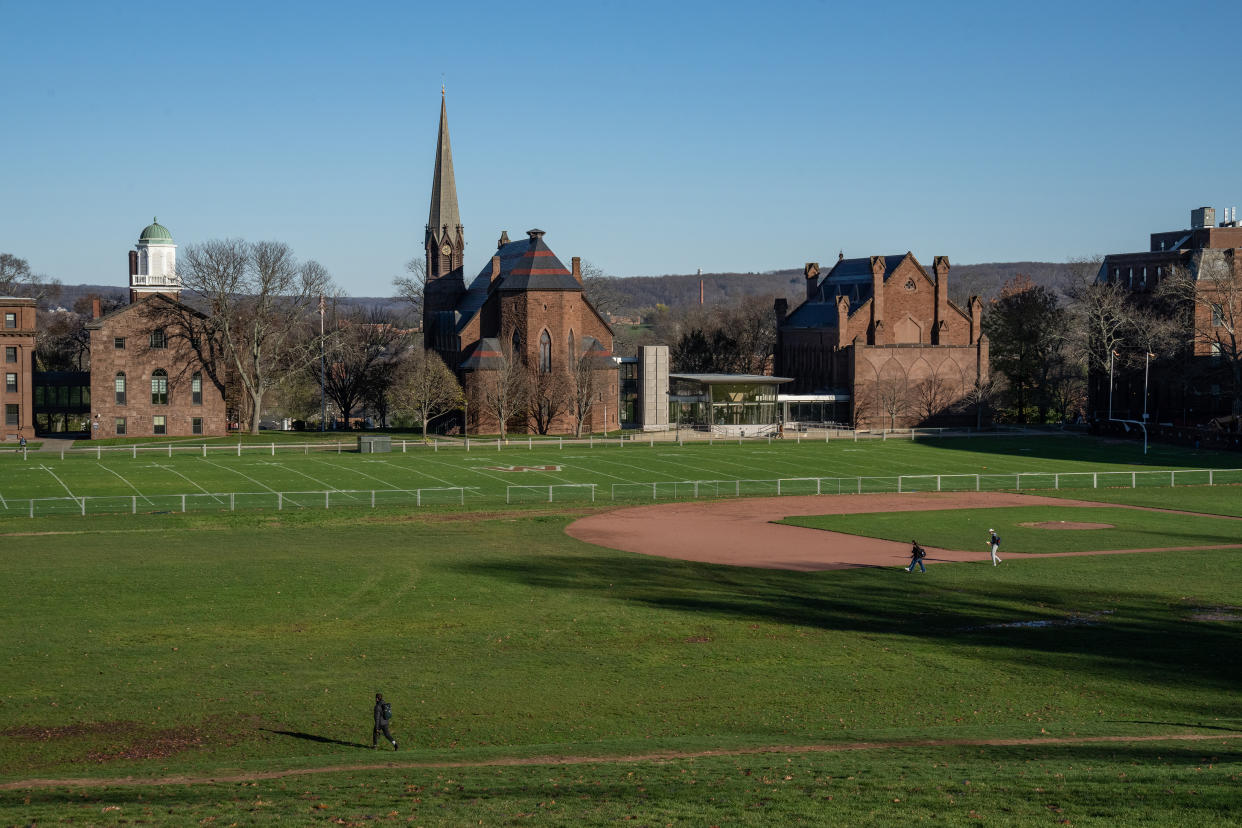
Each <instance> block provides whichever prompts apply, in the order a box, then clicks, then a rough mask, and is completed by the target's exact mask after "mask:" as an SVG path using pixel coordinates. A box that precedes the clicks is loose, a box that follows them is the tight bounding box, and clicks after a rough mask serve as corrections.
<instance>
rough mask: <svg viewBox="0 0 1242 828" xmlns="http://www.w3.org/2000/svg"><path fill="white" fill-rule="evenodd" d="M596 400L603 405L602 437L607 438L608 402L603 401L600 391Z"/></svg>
mask: <svg viewBox="0 0 1242 828" xmlns="http://www.w3.org/2000/svg"><path fill="white" fill-rule="evenodd" d="M597 399H599V401H600V402H601V403H603V405H604V436H605V437H607V436H608V402H607V401H606V400H605V399H604V394H603V392H602V391H601V392H600V394H599V396H598V398H597Z"/></svg>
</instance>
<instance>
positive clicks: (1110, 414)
mask: <svg viewBox="0 0 1242 828" xmlns="http://www.w3.org/2000/svg"><path fill="white" fill-rule="evenodd" d="M1115 356H1117V352H1116V351H1114V350H1112V349H1109V351H1108V419H1110V420H1111V419H1112V418H1113V357H1115Z"/></svg>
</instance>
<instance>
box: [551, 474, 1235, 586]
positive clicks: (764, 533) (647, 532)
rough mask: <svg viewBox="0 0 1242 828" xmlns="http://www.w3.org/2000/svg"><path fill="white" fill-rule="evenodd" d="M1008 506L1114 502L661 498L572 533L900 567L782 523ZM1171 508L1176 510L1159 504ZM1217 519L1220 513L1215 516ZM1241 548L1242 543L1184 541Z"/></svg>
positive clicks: (749, 559)
mask: <svg viewBox="0 0 1242 828" xmlns="http://www.w3.org/2000/svg"><path fill="white" fill-rule="evenodd" d="M1004 506H1061V507H1075V506H1111V507H1117V508H1136V509H1143V507H1132V506H1125V507H1119V506H1118V505H1117V504H1113V503H1098V502H1094V501H1087V500H1066V499H1064V498H1059V497H1043V496H1040V495H1025V494H1015V493H1009V492H945V493H937V492H925V493H911V494H879V495H864V496H857V495H852V496H849V497H842V496H839V495H822V496H816V495H811V496H806V497H796V496H791V497H764V498H744V499H740V500H717V501H711V502H707V503H660V504H652V505H650V506H637V507H634V508H630V509H618V510H616V511H612V512H604V513H601V514H597V515H590V516H588V517H584V518H582V519H581V520H578V521H575V522H574V523H572V524H570V525H569V527H568V528H567V529H566V530H565V531H566V532H567V533H568V534H569V535H570V536H571V537H574V538H577V539H578V540H581V541H586V542H587V543H593V544H596V545H598V546H605V547H608V548H609V549H620V550H623V551H626V552H636V553H638V554H641V555H655V556H658V557H662V558H677V559H679V560H687V561H700V562H703V563H718V564H729V565H731V566H753V567H759V568H763V569H793V570H798V571H804V572H811V571H817V570H825V569H850V568H853V567H860V566H898V565H905V564H908V563H909V561H910V544H909V543H908V542H901V543H897V542H894V541H886V540H880V539H878V538H866V537H860V536H858V535H846V534H841V533H839V532H825V531H823V530H820V529H807V528H805V527H802V526H787V525H784V524H778V523H774V522H773V521H778V520H782V519H784V518H786V517H789V516H790V515H812V514H814V515H846V514H859V513H865V512H914V511H929V510H938V509H978V508H987V507H991V508H1000V507H1004ZM1151 511H1169V510H1164V509H1160V510H1151ZM1210 517H1217V516H1216V515H1211V516H1210ZM926 548H927V555H928V558H927V560H928V562H929V563H930V562H935V561H942V562H943V561H982V560H988V559H989V555H988V553H987V551H986V550H985V549H984V544H983V543H982V541H981V542H980V544H979V550H978V551H962V550H954V549H937V548H935V547H931V546H929V547H926ZM1208 548H1211V549H1235V548H1242V544H1228V545H1222V546H1212V547H1205V546H1192V547H1177V549H1208ZM1154 551H1174V550H1173V549H1163V550H1154V549H1110V550H1106V551H1100V552H1061V553H1054V554H1050V555H1023V554H1019V553H1006V552H1005V550H1004V549H1003V548H1002V549H1001V556H1002V557H1003V558H1004V559H1006V560H1009V559H1012V560H1018V559H1022V558H1045V557H1056V556H1073V555H1124V554H1130V553H1134V552H1154Z"/></svg>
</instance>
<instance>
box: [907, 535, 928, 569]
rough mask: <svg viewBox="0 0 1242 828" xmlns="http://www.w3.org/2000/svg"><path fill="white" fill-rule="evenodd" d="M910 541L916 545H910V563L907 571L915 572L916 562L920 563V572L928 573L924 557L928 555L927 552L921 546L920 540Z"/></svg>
mask: <svg viewBox="0 0 1242 828" xmlns="http://www.w3.org/2000/svg"><path fill="white" fill-rule="evenodd" d="M910 543H912V544H914V546H912V547H910V565H909V566H908V567H906V572H913V571H914V566H915V564H918V567H919V572H922V573H926V572H927V567H925V566H923V559H924V558H926V557H927V552H925V551H924V550H923V547H921V546H919V542H918V541H910Z"/></svg>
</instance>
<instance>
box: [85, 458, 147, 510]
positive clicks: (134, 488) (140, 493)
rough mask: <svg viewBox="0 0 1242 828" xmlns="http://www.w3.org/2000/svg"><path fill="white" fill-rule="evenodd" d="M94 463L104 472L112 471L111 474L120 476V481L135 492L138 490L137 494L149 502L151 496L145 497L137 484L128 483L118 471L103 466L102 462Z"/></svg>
mask: <svg viewBox="0 0 1242 828" xmlns="http://www.w3.org/2000/svg"><path fill="white" fill-rule="evenodd" d="M95 465H97V466H99V468H101V469H103V470H104V471H106V472H112V474H115V475H116V476H117V477H119V478H121V482H122V483H124V484H125V485H126V486H129V487H130V488H131V489H133V490H134V491H135V492H138V496H139V497H141V498H142V499H143V500H145V501H146V502H147V503H151V498H149V497H147V496H146V495H144V494H143V493H142V492H141V491H140V490H139V489H138V487H137V486H135V485H134V484H133V483H130V482H129V481H128V480H126V479H125V478H124V477H123V476H122V475H121V474H120V472H116V471H113V470H112V469H110V468H108V467H107V466H105V465H104V464H103V463H96V464H95Z"/></svg>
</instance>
